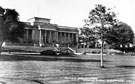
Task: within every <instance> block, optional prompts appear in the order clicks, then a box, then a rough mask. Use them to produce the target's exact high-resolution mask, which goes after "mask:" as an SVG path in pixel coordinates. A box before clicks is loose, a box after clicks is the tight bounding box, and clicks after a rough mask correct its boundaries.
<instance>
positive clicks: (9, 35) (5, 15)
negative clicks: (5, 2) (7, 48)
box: [0, 7, 25, 53]
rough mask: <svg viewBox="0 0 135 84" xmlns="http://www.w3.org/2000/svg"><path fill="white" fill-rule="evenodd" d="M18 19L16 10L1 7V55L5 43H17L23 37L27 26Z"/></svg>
mask: <svg viewBox="0 0 135 84" xmlns="http://www.w3.org/2000/svg"><path fill="white" fill-rule="evenodd" d="M18 17H19V14H18V12H17V11H16V10H15V9H4V8H2V7H0V53H1V47H2V44H3V42H4V41H6V40H10V41H17V40H18V38H22V37H23V35H24V27H25V24H24V23H23V22H20V21H19V18H18Z"/></svg>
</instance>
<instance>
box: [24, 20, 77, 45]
mask: <svg viewBox="0 0 135 84" xmlns="http://www.w3.org/2000/svg"><path fill="white" fill-rule="evenodd" d="M27 21H28V22H26V24H27V26H26V27H25V34H24V42H26V43H33V44H38V45H40V46H46V45H52V44H53V43H54V42H58V43H61V44H72V45H76V43H78V34H79V31H78V28H75V27H67V26H59V25H57V24H51V23H50V19H48V18H40V17H33V18H31V19H28V20H27Z"/></svg>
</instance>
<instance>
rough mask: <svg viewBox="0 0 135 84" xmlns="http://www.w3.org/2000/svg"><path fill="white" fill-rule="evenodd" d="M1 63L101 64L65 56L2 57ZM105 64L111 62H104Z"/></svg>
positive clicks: (95, 60)
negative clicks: (54, 62) (58, 62)
mask: <svg viewBox="0 0 135 84" xmlns="http://www.w3.org/2000/svg"><path fill="white" fill-rule="evenodd" d="M0 61H64V62H100V60H99V59H83V58H78V57H68V56H67V57H63V56H60V57H59V56H41V55H40V56H38V55H36V56H33V57H32V56H26V55H24V56H23V55H21V56H18V55H4V56H1V57H0ZM104 62H109V61H106V60H104Z"/></svg>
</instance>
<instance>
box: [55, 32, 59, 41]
mask: <svg viewBox="0 0 135 84" xmlns="http://www.w3.org/2000/svg"><path fill="white" fill-rule="evenodd" d="M58 38H59V37H58V32H57V31H55V40H56V42H58Z"/></svg>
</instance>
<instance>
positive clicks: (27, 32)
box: [26, 29, 29, 43]
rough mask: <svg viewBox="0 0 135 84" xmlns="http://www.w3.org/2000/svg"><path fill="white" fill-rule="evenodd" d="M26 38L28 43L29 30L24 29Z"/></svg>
mask: <svg viewBox="0 0 135 84" xmlns="http://www.w3.org/2000/svg"><path fill="white" fill-rule="evenodd" d="M26 39H27V43H28V39H29V30H28V29H27V30H26Z"/></svg>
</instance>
